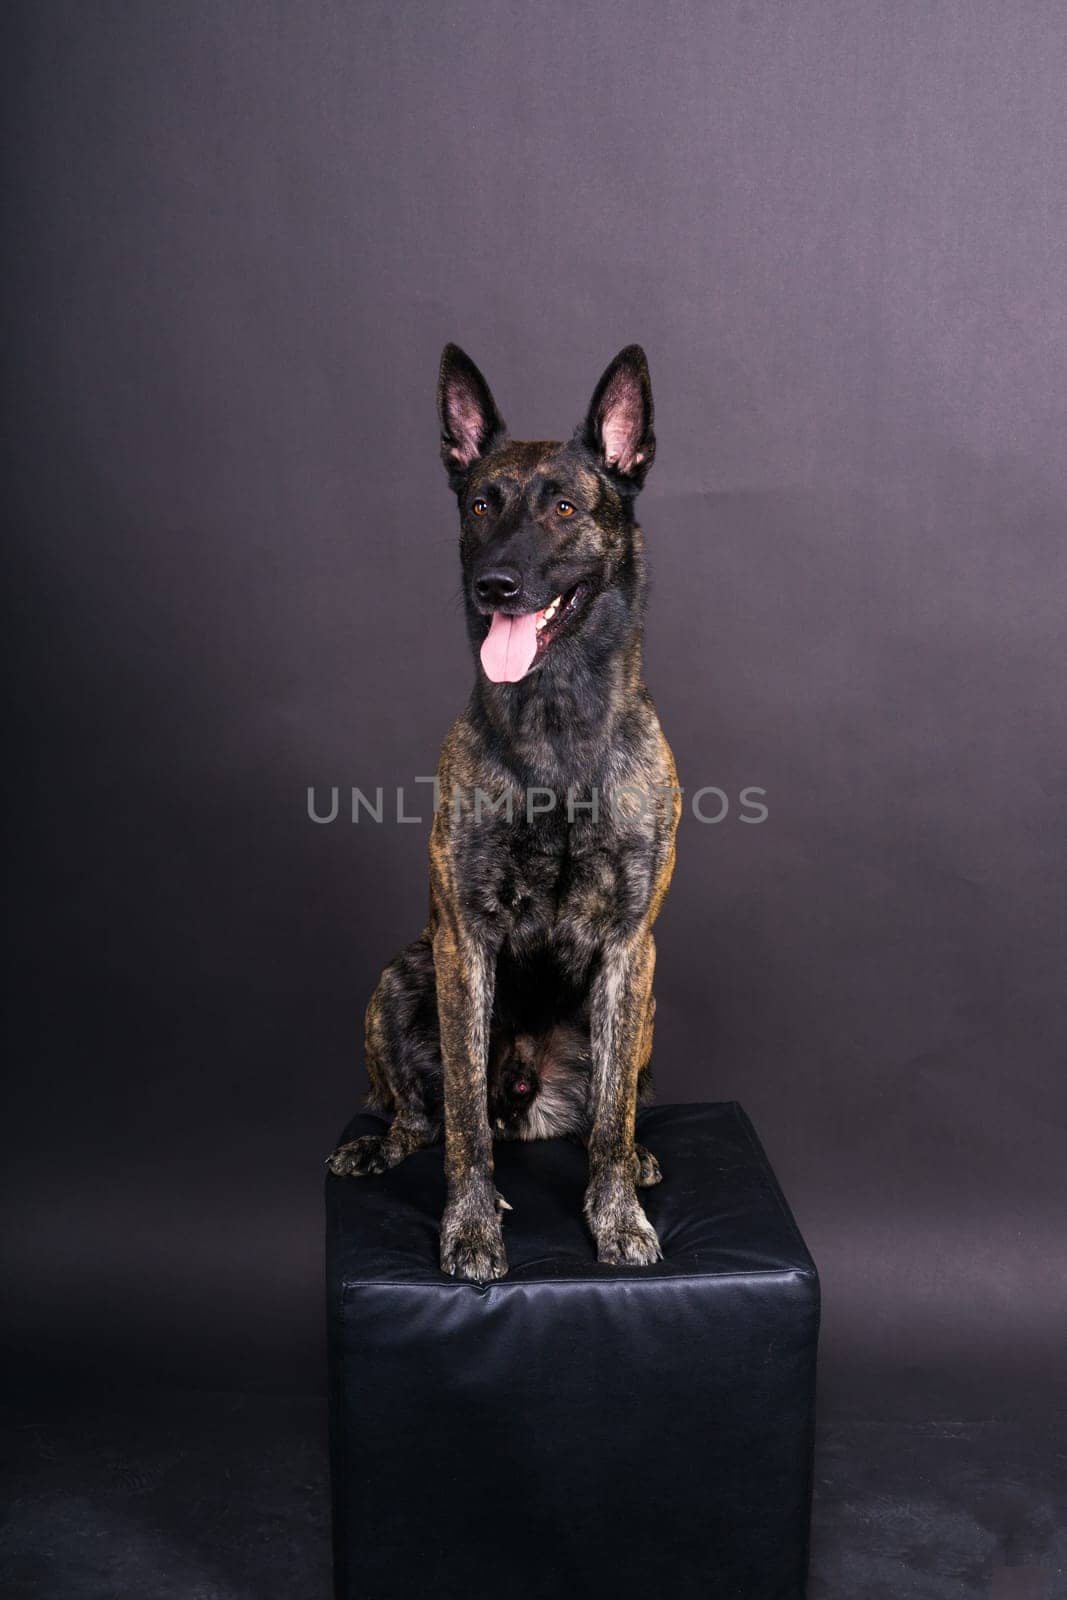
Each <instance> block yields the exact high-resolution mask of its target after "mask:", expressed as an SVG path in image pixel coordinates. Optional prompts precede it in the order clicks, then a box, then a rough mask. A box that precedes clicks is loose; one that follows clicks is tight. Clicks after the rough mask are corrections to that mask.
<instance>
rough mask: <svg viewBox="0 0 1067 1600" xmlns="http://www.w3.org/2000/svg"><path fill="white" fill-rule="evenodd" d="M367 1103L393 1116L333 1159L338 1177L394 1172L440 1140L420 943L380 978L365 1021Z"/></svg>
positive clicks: (427, 955) (437, 1054)
mask: <svg viewBox="0 0 1067 1600" xmlns="http://www.w3.org/2000/svg"><path fill="white" fill-rule="evenodd" d="M366 1061H367V1074H368V1076H369V1078H370V1084H371V1087H370V1094H369V1095H368V1097H367V1104H368V1105H369V1106H370V1107H371V1108H372V1110H375V1111H384V1112H387V1113H389V1112H391V1113H392V1119H393V1120H392V1122H391V1123H390V1125H389V1127H388V1128H387V1129H386V1131H385V1133H381V1134H378V1133H368V1134H364V1135H363V1137H362V1138H360V1139H353V1140H352V1141H351V1142H350V1143H349V1144H343V1145H341V1146H340V1148H339V1149H337V1150H335V1151H334V1152H333V1155H332V1156H330V1158H329V1160H328V1161H327V1163H326V1165H327V1166H328V1168H329V1169H330V1171H331V1172H332V1173H334V1174H335V1175H336V1176H337V1177H339V1178H346V1177H364V1176H366V1175H367V1174H370V1173H376V1172H385V1171H386V1170H387V1168H389V1167H395V1166H396V1165H397V1164H398V1163H399V1162H401V1161H403V1160H404V1157H405V1156H409V1155H411V1154H412V1152H413V1151H415V1150H422V1149H424V1148H425V1146H426V1145H429V1144H433V1143H435V1142H436V1140H437V1139H439V1138H440V1136H441V1124H442V1110H441V1046H440V1037H439V1033H438V1026H437V991H436V986H435V981H434V965H433V950H432V947H431V945H430V942H429V940H428V939H427V938H426V937H425V935H424V936H422V937H420V938H418V939H416V940H415V942H414V944H410V945H408V947H407V949H406V950H403V951H401V953H400V955H398V956H397V958H396V960H395V961H391V962H390V963H389V965H388V966H387V967H386V969H385V971H384V972H383V973H382V976H381V980H380V982H379V984H378V987H377V988H376V989H375V991H374V993H373V995H372V996H371V1001H370V1004H369V1005H368V1007H367V1016H366Z"/></svg>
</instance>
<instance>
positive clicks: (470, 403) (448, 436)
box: [437, 344, 507, 490]
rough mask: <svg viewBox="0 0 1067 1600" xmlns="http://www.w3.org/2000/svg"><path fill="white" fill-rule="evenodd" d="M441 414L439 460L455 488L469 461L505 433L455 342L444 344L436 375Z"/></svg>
mask: <svg viewBox="0 0 1067 1600" xmlns="http://www.w3.org/2000/svg"><path fill="white" fill-rule="evenodd" d="M437 412H438V415H439V416H440V418H441V460H442V461H443V462H444V464H445V471H446V472H447V473H448V481H449V482H450V483H451V485H452V487H453V489H456V490H458V489H459V488H460V487H461V486H462V484H463V480H464V478H465V477H466V476H467V473H468V471H469V469H470V466H471V463H472V462H474V461H477V459H478V457H479V456H484V455H485V453H486V451H487V450H491V449H492V448H493V446H494V445H497V444H499V443H500V441H501V440H502V439H503V438H504V436H505V434H506V433H507V428H506V426H505V424H504V419H503V417H502V416H501V415H500V412H499V411H498V410H497V408H496V402H495V401H494V399H493V396H492V394H491V393H490V391H489V385H488V384H487V383H486V381H485V379H484V378H483V377H482V375H481V373H480V372H479V371H478V368H477V367H476V366H475V365H474V362H473V361H472V360H471V358H470V356H469V355H467V354H466V353H465V352H464V351H462V350H461V349H460V348H459V345H458V344H446V345H445V348H444V352H443V354H442V356H441V372H440V376H439V377H438V379H437Z"/></svg>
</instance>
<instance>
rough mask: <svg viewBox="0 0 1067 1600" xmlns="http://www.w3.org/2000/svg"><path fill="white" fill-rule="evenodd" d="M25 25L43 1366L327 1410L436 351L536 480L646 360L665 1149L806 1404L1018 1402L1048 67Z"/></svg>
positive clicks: (785, 29) (1054, 882)
mask: <svg viewBox="0 0 1067 1600" xmlns="http://www.w3.org/2000/svg"><path fill="white" fill-rule="evenodd" d="M4 21H5V29H6V33H7V39H8V42H7V50H6V67H5V71H6V75H7V92H6V94H5V111H4V116H5V129H4V132H5V138H4V148H5V154H6V161H7V165H8V178H7V187H6V204H7V211H8V229H7V240H8V265H7V291H8V292H7V307H8V312H9V321H8V328H7V333H6V335H5V349H6V352H7V358H8V359H7V380H8V390H7V392H8V411H7V417H8V426H7V438H8V441H9V446H10V455H11V465H12V470H11V474H10V479H9V481H10V485H11V491H10V499H9V506H10V511H11V534H10V544H9V549H10V553H11V561H10V567H9V572H10V578H9V585H8V609H9V617H8V622H7V625H6V628H5V642H6V644H7V646H8V649H9V652H10V655H11V659H12V663H13V671H12V677H11V682H12V684H13V688H14V711H15V716H14V726H13V730H12V733H11V735H10V739H9V747H8V749H9V757H10V763H9V766H8V786H9V793H10V798H11V800H12V802H13V808H14V829H13V833H12V845H13V858H14V862H13V868H14V870H13V892H12V896H11V899H10V902H9V905H10V909H11V912H12V924H13V933H14V938H13V954H12V957H11V960H10V963H9V975H10V976H11V978H12V980H13V992H14V1005H13V1008H12V1012H13V1017H14V1031H15V1044H16V1052H15V1053H14V1055H13V1067H14V1071H13V1073H12V1075H11V1089H12V1097H11V1098H12V1108H11V1110H10V1112H9V1122H8V1131H7V1136H6V1141H5V1143H6V1159H5V1166H6V1167H7V1177H6V1181H7V1183H8V1185H9V1187H10V1196H11V1198H10V1200H9V1204H8V1206H7V1216H8V1219H9V1221H10V1222H11V1223H12V1224H13V1228H12V1232H13V1235H14V1236H13V1238H12V1240H11V1242H10V1247H9V1252H8V1259H9V1265H8V1268H7V1282H8V1283H9V1284H14V1286H15V1288H16V1289H17V1291H18V1292H17V1295H16V1302H17V1303H16V1309H15V1313H14V1317H13V1319H12V1333H11V1341H12V1345H13V1348H14V1349H15V1351H16V1352H18V1353H20V1354H21V1355H23V1356H26V1357H29V1358H30V1359H31V1360H32V1363H33V1367H34V1370H35V1371H37V1372H38V1373H43V1372H47V1371H49V1370H50V1369H51V1368H52V1367H53V1366H54V1365H55V1364H56V1363H63V1364H65V1366H66V1370H67V1371H68V1372H71V1373H74V1374H78V1373H82V1374H93V1375H95V1376H99V1375H101V1374H107V1373H110V1372H113V1373H116V1374H130V1373H144V1374H145V1375H154V1376H157V1377H163V1378H166V1379H171V1378H177V1379H180V1380H183V1381H184V1380H187V1381H190V1382H198V1383H206V1384H211V1385H212V1386H216V1387H222V1386H224V1385H225V1384H227V1383H230V1382H233V1381H242V1380H247V1381H250V1382H255V1383H266V1384H288V1385H293V1386H304V1385H308V1384H317V1383H318V1382H319V1376H320V1375H319V1367H318V1360H319V1343H318V1340H319V1323H320V1291H319V1273H320V1254H319V1251H320V1243H319V1240H320V1189H319V1185H320V1171H321V1161H322V1157H323V1155H324V1153H325V1152H326V1150H327V1149H328V1148H329V1147H330V1144H331V1141H332V1138H333V1136H334V1134H335V1132H336V1130H337V1128H338V1127H339V1125H340V1123H341V1122H342V1121H343V1119H344V1118H345V1117H346V1116H347V1115H348V1113H349V1112H350V1111H352V1110H353V1109H354V1108H355V1105H356V1103H357V1100H358V1098H359V1095H360V1093H361V1084H362V1074H361V1069H360V1068H359V1066H358V1042H359V1029H360V1018H361V1012H362V1007H363V1004H364V1002H365V999H366V996H367V994H368V992H369V990H370V988H371V987H372V985H373V982H374V980H375V977H376V974H377V970H378V968H379V966H380V965H381V963H382V962H383V961H384V960H385V959H386V958H387V957H388V956H389V955H390V954H391V953H392V952H393V950H394V949H395V948H396V947H397V946H398V945H399V944H400V943H401V942H403V941H405V940H406V939H408V938H410V937H411V936H413V934H414V933H415V932H416V931H417V929H418V928H419V927H420V926H421V921H422V917H423V913H424V906H425V866H424V858H425V848H426V833H427V829H426V827H425V825H421V826H420V825H414V826H406V825H399V826H398V825H396V824H395V823H394V824H392V825H391V826H383V827H373V826H368V825H366V824H365V823H363V824H360V825H359V826H358V827H353V826H351V825H350V824H346V823H344V822H338V823H336V824H334V825H333V826H330V827H316V826H315V825H314V824H312V823H311V822H310V821H309V820H308V818H307V815H306V810H305V794H306V788H307V786H308V785H309V784H315V785H317V786H319V793H320V795H321V796H322V797H325V795H326V793H327V790H328V788H329V786H331V785H333V784H338V785H341V786H343V787H348V786H351V785H353V784H357V785H360V786H362V787H364V788H365V789H373V788H375V787H376V786H377V785H379V784H381V785H384V786H385V787H386V789H387V792H388V790H389V789H390V787H391V786H395V785H396V784H410V783H411V780H412V779H413V778H414V776H415V775H418V774H425V773H429V772H431V771H432V770H433V765H434V762H435V759H436V752H437V748H438V745H439V743H440V740H441V738H442V736H443V734H444V732H445V730H446V728H447V726H448V723H449V721H450V719H451V717H452V716H453V715H454V714H455V712H456V711H457V710H458V709H459V707H460V706H461V704H462V702H463V700H464V698H465V695H466V693H467V689H468V685H469V681H470V678H471V673H472V666H471V663H470V660H469V657H468V654H467V648H466V645H465V642H464V638H463V627H462V618H461V613H460V609H459V606H458V603H457V588H458V565H457V558H456V552H455V548H454V513H453V509H452V505H451V503H450V498H449V495H448V492H447V489H446V485H445V482H444V477H443V474H442V472H441V469H440V466H439V464H438V460H437V438H436V421H435V416H434V409H433V386H434V378H435V368H436V363H437V358H438V354H439V351H440V347H441V345H442V343H443V342H444V341H445V340H446V339H456V340H458V341H459V342H460V343H461V344H463V345H464V346H465V347H466V348H467V349H468V350H469V351H470V353H471V354H472V355H473V356H474V358H475V359H476V360H477V361H478V362H479V363H480V364H481V365H482V366H483V368H484V370H485V371H486V373H487V375H488V377H489V379H490V382H491V383H492V384H493V386H494V389H495V391H496V394H497V398H498V400H499V402H500V404H501V407H502V409H503V411H504V414H505V415H506V417H507V418H508V420H509V422H510V423H511V425H512V428H513V430H514V431H515V432H516V433H517V434H519V435H522V434H524V433H525V434H530V435H533V436H540V435H544V434H546V433H548V434H552V433H555V432H558V431H560V430H563V429H569V428H570V427H571V425H572V424H573V423H574V422H575V421H576V420H577V418H578V416H579V414H580V412H581V411H582V409H583V407H584V405H585V403H586V401H587V399H588V396H589V392H590V390H591V388H592V385H593V383H594V381H595V380H596V378H597V376H598V374H599V373H600V371H601V369H602V368H603V366H604V365H605V363H606V362H607V360H608V359H609V358H610V356H611V355H612V354H613V353H614V352H615V350H616V349H618V347H619V346H620V345H622V344H625V343H627V342H629V341H631V340H639V341H640V342H642V343H643V344H644V345H645V346H646V348H647V350H648V354H649V359H650V363H651V368H652V375H653V383H654V388H655V394H656V403H657V431H658V436H659V441H660V448H659V454H658V458H657V461H656V466H655V469H654V471H653V473H652V476H651V478H650V481H649V486H648V488H647V491H646V493H645V496H644V499H643V518H642V520H643V523H644V526H645V529H646V533H647V539H648V545H649V549H650V553H651V558H652V562H653V574H654V592H653V599H652V606H651V617H650V624H649V637H648V655H647V666H648V679H649V683H650V686H651V688H652V691H653V694H654V696H655V698H656V700H657V703H658V705H659V708H660V712H661V716H662V719H663V722H664V725H665V727H666V729H667V732H668V735H669V737H670V739H671V741H672V743H673V745H674V748H675V751H676V754H677V757H678V762H679V767H680V770H681V775H682V780H683V782H684V783H685V784H687V785H688V786H689V787H690V788H696V787H699V786H701V785H704V784H708V785H717V786H719V787H721V788H722V789H723V790H725V791H726V793H727V794H728V795H729V796H730V797H731V800H732V801H733V802H734V804H733V809H732V810H731V814H730V815H729V816H728V817H727V818H726V819H725V820H724V821H723V822H721V823H720V824H719V825H718V826H714V827H713V826H703V825H701V824H700V823H698V822H696V821H694V820H693V819H692V817H690V818H689V819H688V820H687V822H686V823H685V825H684V828H683V831H682V835H681V838H680V848H679V868H678V873H677V876H676V878H675V884H674V888H673V891H672V894H671V897H670V899H669V901H668V905H667V908H666V910H665V913H664V915H663V918H662V922H661V925H660V940H659V943H660V963H659V978H658V995H659V1012H658V1035H657V1052H656V1055H657V1066H658V1082H659V1093H660V1096H661V1098H664V1099H667V1098H683V1099H684V1098H691V1099H695V1098H721V1097H737V1098H739V1099H741V1100H742V1101H743V1103H744V1104H745V1106H746V1107H747V1108H748V1110H749V1111H750V1113H751V1114H752V1115H753V1117H754V1118H755V1121H756V1123H757V1125H758V1126H759V1128H760V1130H761V1132H762V1134H763V1136H764V1139H765V1142H766V1143H767V1146H768V1148H769V1150H770V1153H771V1155H772V1158H773V1159H774V1160H775V1162H776V1164H777V1166H778V1168H779V1171H780V1174H781V1177H782V1180H783V1183H784V1186H785V1188H786V1190H787V1193H788V1194H789V1196H790V1198H791V1199H792V1201H793V1203H794V1206H795V1209H796V1211H797V1213H798V1216H799V1219H800V1221H801V1224H802V1226H803V1228H804V1229H805V1232H806V1234H807V1236H808V1238H809V1240H810V1243H811V1246H812V1248H813V1251H814V1253H815V1255H816V1258H817V1260H818V1261H819V1264H820V1266H821V1269H822V1273H823V1278H824V1288H825V1297H826V1314H825V1368H826V1389H825V1392H826V1394H827V1395H828V1396H831V1397H832V1396H833V1395H835V1394H852V1395H855V1394H857V1393H860V1394H863V1395H866V1396H867V1398H868V1399H869V1400H871V1401H872V1403H873V1402H874V1401H875V1400H877V1399H878V1398H879V1397H880V1396H883V1395H885V1394H889V1393H893V1394H894V1395H895V1396H899V1397H901V1398H902V1399H903V1402H904V1403H908V1402H909V1400H914V1402H915V1403H916V1404H922V1405H923V1406H929V1405H930V1404H931V1403H933V1404H937V1405H943V1406H944V1407H949V1406H958V1405H960V1404H963V1403H968V1402H973V1403H974V1404H975V1405H976V1406H977V1407H979V1408H980V1410H981V1411H982V1412H983V1413H988V1412H990V1411H992V1410H995V1409H997V1408H999V1407H1003V1406H1006V1405H1009V1404H1011V1405H1014V1404H1017V1403H1021V1401H1022V1399H1024V1398H1027V1397H1030V1398H1033V1397H1035V1396H1036V1397H1039V1396H1040V1395H1041V1394H1042V1393H1043V1392H1047V1386H1048V1384H1049V1383H1050V1382H1051V1381H1052V1378H1053V1375H1054V1372H1055V1369H1056V1365H1057V1356H1058V1354H1059V1344H1060V1341H1061V1340H1062V1338H1063V1336H1064V1331H1065V1327H1067V1323H1065V1313H1067V1303H1065V1302H1067V1291H1065V1282H1067V1275H1065V1273H1064V1238H1065V1224H1067V1214H1065V1212H1067V1205H1065V1183H1064V1148H1063V1135H1064V1124H1065V1120H1067V1091H1065V1082H1064V1073H1063V1062H1064V1057H1065V1054H1067V1050H1065V1046H1067V1023H1065V1019H1064V1013H1063V1007H1062V1001H1061V994H1060V991H1061V987H1062V981H1063V972H1064V942H1065V940H1064V934H1065V929H1064V891H1063V881H1062V877H1063V861H1064V846H1065V842H1067V840H1065V819H1064V798H1065V793H1067V782H1065V779H1067V770H1065V769H1067V764H1065V754H1067V731H1065V728H1064V716H1063V700H1064V692H1065V684H1067V660H1065V645H1064V631H1065V630H1064V604H1065V579H1067V570H1065V569H1067V561H1065V540H1064V524H1065V512H1067V465H1065V463H1067V453H1065V450H1064V435H1065V423H1067V417H1065V410H1067V406H1065V398H1064V397H1065V393H1067V371H1065V369H1067V315H1065V310H1064V304H1065V299H1064V291H1065V287H1067V280H1065V265H1064V264H1065V262H1067V180H1065V172H1067V137H1065V136H1067V96H1065V94H1064V84H1065V82H1067V17H1065V14H1064V12H1063V9H1062V8H1061V7H1059V6H1056V5H1053V4H1041V3H1024V4H1016V5H1012V6H1001V5H997V4H993V3H986V4H976V5H967V6H964V5H956V4H949V3H944V4H933V3H924V4H917V3H911V0H906V3H900V4H894V5H891V6H888V5H878V4H863V3H861V4H834V3H830V0H812V3H790V4H773V3H772V4H766V5H749V4H744V3H740V0H738V3H723V4H707V3H695V0H682V3H679V0H672V3H665V4H649V3H645V4H635V3H631V0H617V3H616V4H613V5H610V6H608V5H593V4H590V3H581V4H575V3H574V0H569V3H566V4H564V3H559V0H542V3H540V4H538V5H530V4H521V3H510V4H509V3H496V4H493V3H488V4H487V3H478V4H471V3H469V0H449V3H448V4H432V3H430V0H425V3H382V0H374V3H363V4H360V5H346V4H341V3H335V4H314V5H309V6H298V5H292V4H282V3H273V4H268V3H265V0H256V3H251V0H249V3H239V0H226V3H223V4H219V5H211V6H208V5H193V6H188V5H183V6H172V5H165V4H157V3H152V4H138V5H130V4H119V3H116V4H87V3H85V0H77V3H73V4H58V3H54V0H49V3H46V4H43V5H42V4H39V3H35V4H32V5H23V4H13V5H9V6H8V7H7V8H5V19H4ZM746 785H754V786H759V787H762V788H763V789H765V790H766V803H767V805H768V808H769V816H768V819H767V821H766V822H765V823H764V824H763V825H761V826H751V825H745V824H743V823H742V822H741V821H740V820H739V819H738V814H737V805H736V799H737V796H738V794H739V791H740V789H741V788H743V787H744V786H746ZM422 792H424V791H412V803H411V809H415V810H418V809H419V806H418V804H417V803H416V797H417V794H418V793H422ZM422 809H423V810H425V807H424V806H423V807H422ZM72 1307H76V1310H72ZM72 1319H73V1321H74V1323H75V1325H76V1327H77V1328H78V1330H79V1342H78V1346H77V1350H76V1351H72V1348H71V1345H72V1341H71V1337H70V1328H71V1322H72ZM253 1329H254V1332H253ZM894 1378H897V1379H901V1380H903V1381H902V1382H900V1383H892V1382H890V1380H891V1379H894ZM883 1384H885V1385H887V1387H885V1388H883V1387H882V1385H883ZM920 1395H921V1396H922V1398H921V1400H920V1398H919V1397H920ZM931 1396H932V1397H933V1398H932V1400H931ZM894 1403H896V1401H895V1402H894Z"/></svg>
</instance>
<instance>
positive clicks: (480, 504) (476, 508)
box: [471, 500, 489, 517]
mask: <svg viewBox="0 0 1067 1600" xmlns="http://www.w3.org/2000/svg"><path fill="white" fill-rule="evenodd" d="M471 510H472V511H473V512H474V515H475V516H476V517H484V516H485V514H486V512H487V511H488V510H489V507H488V505H487V504H486V502H485V501H484V500H475V502H474V504H473V505H472V506H471Z"/></svg>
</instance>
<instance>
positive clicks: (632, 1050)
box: [585, 928, 662, 1267]
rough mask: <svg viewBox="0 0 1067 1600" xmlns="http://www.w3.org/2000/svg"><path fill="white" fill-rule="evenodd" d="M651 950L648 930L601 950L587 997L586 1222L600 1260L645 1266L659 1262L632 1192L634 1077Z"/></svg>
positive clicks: (646, 1011)
mask: <svg viewBox="0 0 1067 1600" xmlns="http://www.w3.org/2000/svg"><path fill="white" fill-rule="evenodd" d="M655 960H656V947H655V944H654V943H653V940H652V935H651V934H650V933H649V932H648V931H647V928H646V929H643V930H641V932H639V933H638V934H635V935H634V936H633V937H632V938H630V939H628V940H625V941H622V942H618V943H614V944H610V945H608V946H607V948H606V949H605V950H604V952H603V955H602V958H601V964H600V968H599V971H598V972H597V975H596V978H595V980H594V983H593V994H592V1018H591V1021H592V1046H593V1073H592V1096H593V1098H592V1113H593V1117H592V1122H593V1126H592V1132H591V1134H590V1136H589V1187H588V1189H587V1190H586V1193H585V1216H586V1221H587V1222H588V1223H589V1228H590V1231H591V1232H592V1235H593V1238H594V1239H595V1240H596V1247H597V1259H598V1260H599V1261H604V1262H608V1263H609V1264H611V1265H613V1266H619V1265H628V1266H641V1267H643V1266H647V1265H648V1264H649V1263H650V1262H652V1261H658V1260H659V1259H660V1257H661V1256H662V1251H661V1250H660V1247H659V1240H658V1239H657V1238H656V1230H655V1229H654V1228H653V1226H652V1224H651V1223H650V1222H649V1220H648V1218H647V1217H646V1216H645V1213H644V1211H643V1210H642V1209H641V1203H640V1201H639V1200H638V1198H637V1189H636V1186H635V1171H636V1167H635V1161H634V1121H635V1118H636V1114H637V1075H638V1071H639V1069H640V1067H641V1056H642V1043H643V1040H644V1034H645V1027H646V1020H647V1017H648V1014H649V998H650V996H651V993H652V972H653V968H654V966H655Z"/></svg>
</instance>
